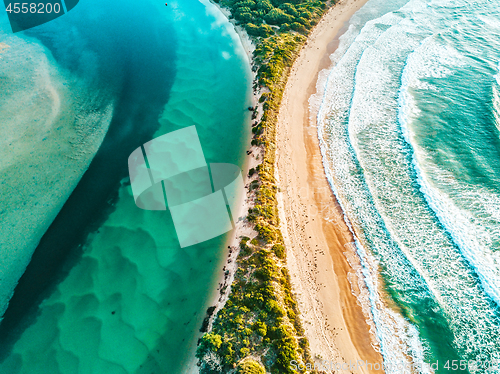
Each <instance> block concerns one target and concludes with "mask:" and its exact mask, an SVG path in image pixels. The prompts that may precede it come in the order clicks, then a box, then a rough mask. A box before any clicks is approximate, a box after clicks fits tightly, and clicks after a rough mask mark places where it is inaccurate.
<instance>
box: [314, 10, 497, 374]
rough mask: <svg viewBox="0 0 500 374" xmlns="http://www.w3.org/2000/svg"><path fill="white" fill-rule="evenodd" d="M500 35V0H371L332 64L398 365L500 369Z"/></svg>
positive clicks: (333, 168) (344, 188) (334, 135)
mask: <svg viewBox="0 0 500 374" xmlns="http://www.w3.org/2000/svg"><path fill="white" fill-rule="evenodd" d="M499 34H500V11H499V8H498V5H497V4H496V3H495V2H491V1H485V0H483V1H476V2H473V3H471V2H466V1H461V0H447V1H437V0H436V1H425V0H410V1H400V2H397V1H389V2H382V1H379V0H371V1H369V2H368V3H367V5H366V6H365V7H364V8H363V9H362V10H361V11H360V12H358V14H356V15H355V17H354V18H353V19H352V20H351V24H350V28H349V30H348V31H347V32H346V34H345V35H344V36H343V37H342V43H341V47H340V48H339V50H338V51H337V52H336V53H335V54H334V55H333V56H332V61H333V62H334V64H335V65H334V67H333V68H332V69H331V70H330V71H328V72H327V73H324V75H323V79H322V83H321V85H322V89H323V93H322V95H320V96H319V97H318V98H316V101H317V105H319V108H320V111H319V115H318V120H319V138H320V142H321V147H322V153H323V161H324V165H325V169H326V171H327V175H328V178H329V180H330V183H331V185H332V188H333V190H334V192H335V194H336V195H337V197H338V198H339V201H340V202H341V204H342V206H343V208H344V210H345V212H346V216H347V219H348V223H349V225H350V227H351V229H352V231H353V232H354V233H355V235H356V239H357V242H356V244H357V250H358V253H359V254H360V257H361V259H362V263H363V268H362V269H361V270H360V274H361V275H362V277H363V278H364V279H365V282H366V285H367V290H368V291H367V297H366V299H365V301H364V307H365V310H366V311H367V312H368V313H369V314H370V315H371V318H372V319H373V320H374V322H375V325H376V336H377V339H378V341H379V344H380V347H381V350H382V353H383V356H384V361H385V363H386V365H392V368H389V369H388V370H387V372H388V373H400V372H401V369H397V368H396V366H395V365H396V364H398V363H400V364H401V363H406V364H408V365H409V364H410V363H413V365H415V367H416V368H417V369H416V372H422V373H428V372H437V373H445V372H460V373H486V372H488V373H499V372H500V369H498V368H496V367H495V366H494V365H492V363H494V361H495V360H499V359H500V166H499V165H500V111H499V110H500V96H499V93H500V91H499V90H500V80H499V78H498V77H499V61H500V42H499V39H498V35H499ZM379 273H381V274H382V280H383V282H384V285H383V286H382V285H381V281H382V280H381V279H380V278H379V277H378V275H377V274H379ZM378 290H383V292H384V293H385V294H386V296H382V293H381V292H378ZM387 297H389V298H391V299H392V300H393V301H394V302H395V303H391V306H390V307H389V303H388V302H387ZM392 304H395V306H394V305H392ZM452 360H459V361H457V362H458V366H457V367H456V368H455V369H456V370H453V369H452ZM460 360H465V361H463V363H462V367H460ZM447 361H449V366H450V369H448V368H446V367H445V364H446V362H447ZM472 361H474V362H475V363H472ZM436 362H438V365H436ZM432 364H434V365H432Z"/></svg>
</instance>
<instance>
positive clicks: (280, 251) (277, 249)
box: [273, 243, 286, 260]
mask: <svg viewBox="0 0 500 374" xmlns="http://www.w3.org/2000/svg"><path fill="white" fill-rule="evenodd" d="M273 252H274V254H275V255H276V256H277V257H278V258H280V259H282V260H284V259H285V254H286V252H285V247H283V245H282V244H279V243H278V244H275V245H273Z"/></svg>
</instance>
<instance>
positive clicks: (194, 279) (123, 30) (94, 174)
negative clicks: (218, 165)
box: [0, 0, 251, 374]
mask: <svg viewBox="0 0 500 374" xmlns="http://www.w3.org/2000/svg"><path fill="white" fill-rule="evenodd" d="M117 7H118V8H119V9H120V11H118V13H117V14H113V16H109V14H110V13H109V14H107V13H106V12H110V11H111V10H112V9H113V8H114V9H117ZM136 7H137V8H138V9H136V10H135V11H134V8H136ZM139 8H140V9H139ZM79 12H80V13H79ZM70 16H72V17H74V19H72V18H70ZM86 17H89V18H86ZM59 20H60V24H57V23H56V22H59ZM103 20H106V21H107V22H108V25H107V26H106V25H104V26H103V27H102V28H100V27H99V22H98V21H103ZM72 22H74V23H75V25H74V27H73V28H72V29H71V32H67V31H65V32H64V33H62V32H61V33H62V35H60V36H59V37H57V38H55V37H52V35H53V31H54V30H58V31H61V30H59V29H58V28H59V27H61V28H62V27H63V26H67V25H68V24H69V25H71V23H72ZM79 22H82V23H85V27H86V30H85V32H83V31H81V30H79V27H81V26H82V25H81V24H80V23H79ZM46 26H47V29H42V30H41V31H37V30H36V29H34V31H33V33H32V34H31V35H30V36H29V37H30V38H32V39H30V41H31V43H40V42H41V43H40V45H42V43H43V45H44V46H45V48H46V49H47V50H48V51H50V52H48V51H47V50H46V51H45V53H46V54H47V55H49V56H50V53H52V54H53V56H54V57H53V60H54V61H53V62H52V63H53V65H54V66H55V68H54V69H55V70H56V71H57V70H58V72H59V74H60V75H61V76H62V73H61V72H64V74H66V76H70V77H77V78H81V79H85V78H86V77H89V74H90V73H88V72H87V71H86V70H85V69H88V70H92V71H93V72H94V73H95V76H91V78H94V79H93V80H91V82H90V83H89V85H90V86H91V88H92V89H94V90H98V91H99V92H100V93H101V94H104V93H106V94H107V96H106V98H108V97H109V100H110V102H111V103H113V105H114V112H113V118H112V119H111V120H110V122H111V124H110V125H109V126H110V130H109V131H108V133H107V134H106V138H105V139H104V142H103V145H102V146H101V147H100V149H99V151H98V153H97V155H96V156H95V157H94V159H93V161H92V164H90V167H89V169H88V171H87V173H86V174H85V175H84V176H83V178H82V179H81V180H80V183H79V184H78V186H77V187H76V189H75V190H74V192H73V194H72V195H71V197H70V198H69V200H68V201H67V202H66V204H65V205H64V207H63V208H62V210H61V212H60V213H59V215H58V216H57V218H56V220H55V221H54V223H53V224H52V226H51V227H50V228H49V229H48V231H47V233H46V234H45V236H44V237H43V238H42V241H41V242H40V245H39V246H38V248H37V249H36V251H35V255H34V256H33V260H32V262H31V264H30V266H31V268H30V267H28V270H27V271H26V273H25V274H24V276H23V277H24V278H23V279H25V280H24V281H23V279H22V280H21V282H20V284H19V286H18V288H16V291H15V293H14V297H13V299H12V301H11V305H10V306H9V308H10V309H8V310H7V313H6V317H5V319H4V320H3V322H2V323H3V326H2V329H3V330H2V331H4V330H5V331H8V334H4V335H2V344H1V348H2V357H0V358H1V361H0V372H1V373H9V374H10V373H12V374H14V373H30V374H31V373H37V374H38V373H47V374H49V373H50V374H54V373H71V374H73V373H89V374H90V373H180V372H183V367H184V366H185V364H186V363H187V362H188V361H190V360H191V359H192V357H193V355H194V349H195V346H196V340H197V338H198V336H199V332H198V330H199V328H200V326H201V322H202V320H203V318H204V314H205V310H206V308H207V307H208V306H209V304H210V303H211V302H212V300H213V297H214V292H215V288H216V284H217V280H218V276H220V272H221V268H222V265H223V261H224V259H225V256H226V250H224V245H225V237H219V238H215V239H212V240H210V241H208V242H205V243H202V244H199V245H197V246H193V247H187V248H183V249H181V248H180V247H179V244H178V241H177V237H176V234H175V232H174V230H173V224H172V222H171V218H170V216H169V215H168V214H167V213H166V212H158V211H145V210H140V209H138V208H137V207H136V206H135V204H134V199H133V196H132V191H131V189H130V185H129V182H128V179H127V178H126V172H127V169H126V165H127V158H128V155H129V153H130V152H131V151H132V150H133V149H135V147H137V146H139V145H141V144H142V142H144V141H148V140H150V139H152V138H153V137H156V136H159V135H162V134H165V133H167V132H170V131H173V130H177V129H180V128H183V127H187V126H191V125H195V126H196V128H197V131H198V134H199V137H200V141H201V144H202V147H203V151H204V154H205V158H206V160H207V162H229V163H235V164H238V165H242V163H243V159H244V154H245V153H244V150H245V149H246V147H247V146H248V143H249V126H248V123H249V112H248V111H247V110H246V108H247V107H248V106H249V105H250V99H251V97H250V95H251V91H250V86H251V85H250V82H251V74H250V70H249V64H248V59H247V57H246V56H245V54H244V51H243V49H242V47H241V44H240V42H239V39H238V38H237V36H236V34H235V33H234V30H233V28H232V26H230V25H229V24H228V23H227V21H226V20H225V18H224V17H223V16H222V15H221V13H220V12H219V11H218V10H217V9H216V8H215V7H214V6H213V5H211V4H209V3H208V2H199V1H196V0H188V1H183V2H177V1H172V2H169V5H168V7H167V8H165V6H164V4H163V3H161V4H155V3H153V2H145V3H141V6H139V7H138V6H137V4H136V3H135V2H130V3H128V2H127V1H125V2H123V1H121V2H107V3H106V4H105V5H101V3H99V4H98V3H96V2H92V1H89V2H85V5H82V4H79V5H78V7H77V8H75V9H74V10H72V12H70V13H69V14H68V15H66V16H64V17H61V18H60V19H58V20H56V21H54V22H51V23H49V24H47V25H46ZM49 26H50V27H51V29H49ZM43 27H45V25H44V26H43ZM147 30H150V31H147ZM80 31H81V32H82V34H84V37H82V39H83V40H84V43H79V42H80V41H81V40H82V39H78V37H77V36H78V33H79V32H80ZM75 35H76V37H75V41H74V42H68V39H71V37H73V36H75ZM26 38H28V37H26ZM37 40H38V41H37ZM61 40H64V41H66V42H67V43H61ZM39 41H40V42H39ZM94 43H96V44H94ZM101 43H102V44H101ZM63 44H64V46H67V45H68V46H69V47H68V49H65V47H63V46H62V45H63ZM101 46H102V48H101ZM71 47H74V50H71ZM76 50H78V51H82V50H83V52H84V53H81V55H84V57H85V58H86V59H87V60H86V61H85V62H86V63H85V64H84V63H81V58H82V56H81V55H77V56H74V55H72V54H70V53H69V52H71V51H73V52H75V51H76ZM105 52H108V53H105ZM167 57H168V61H164V58H167ZM148 58H149V59H148ZM90 62H93V63H94V65H91V66H90V65H89V64H90ZM54 74H55V73H54ZM103 77H104V78H106V79H104V81H102V80H101V79H102V78H103ZM64 78H65V77H63V78H61V79H63V80H64ZM74 79H76V78H74ZM162 100H163V101H162ZM117 108H118V109H119V110H118V109H117ZM94 112H95V110H94ZM144 138H146V140H144ZM124 147H125V149H126V150H123V149H122V148H124ZM129 148H130V151H128V149H129ZM109 164H111V168H110V169H109V170H108V169H106V168H107V167H109ZM107 165H108V166H107ZM114 180H116V182H117V184H116V183H115V182H113V181H114ZM105 187H106V188H105ZM103 190H105V191H106V193H103V192H102V191H103ZM94 193H95V194H96V195H93V194H94ZM101 195H102V198H101V197H100V196H101ZM94 196H95V199H94ZM86 198H89V200H88V204H87V203H86V201H85V199H86ZM94 200H97V201H102V202H103V203H102V204H101V205H98V204H95V203H93V201H94ZM82 201H84V203H83V204H82ZM92 204H94V205H95V206H94V205H92ZM82 205H83V206H82ZM88 206H90V208H88ZM86 209H87V210H89V211H90V212H89V213H87V210H86ZM75 215H76V216H78V219H80V218H81V217H82V216H85V217H87V218H86V220H85V221H83V220H82V221H78V220H77V218H73V217H74V216H75ZM73 219H74V220H75V221H73ZM75 222H80V223H81V225H79V226H78V230H75V231H71V230H73V229H74V228H73V226H75V224H74V223H75ZM82 222H85V223H86V226H85V225H83V223H82ZM68 232H69V233H70V234H68ZM73 233H74V235H73ZM77 239H81V240H82V241H81V242H80V243H78V241H77ZM61 242H62V244H61ZM58 245H60V246H61V251H62V252H64V251H68V252H70V255H68V256H66V257H68V258H66V257H65V256H63V255H59V254H58V255H54V254H53V253H52V252H51V251H49V250H48V249H51V248H53V246H58ZM44 251H45V252H44ZM37 253H44V254H47V256H48V258H50V259H51V261H52V262H51V264H52V265H50V266H52V267H51V268H50V269H54V271H55V274H47V273H49V272H48V271H47V269H45V268H44V266H45V264H44V258H43V257H42V258H41V259H38V260H37V259H36V257H37ZM39 257H40V256H39ZM54 264H57V266H56V265H54ZM43 276H45V278H51V281H50V282H49V281H47V286H46V287H45V288H39V289H37V287H38V286H37V285H36V284H37V283H43V282H44V279H43ZM30 281H31V285H30ZM23 284H24V285H25V286H22V285H23ZM32 289H37V290H38V291H39V294H41V295H43V300H41V301H38V302H37V303H35V304H34V305H28V306H29V310H30V314H29V315H23V316H22V318H21V317H19V318H18V317H17V316H16V313H15V312H14V311H17V310H21V311H22V307H23V306H25V304H29V302H27V301H26V302H25V300H24V299H26V298H27V296H28V295H32V294H33V291H32ZM39 294H34V295H32V296H34V297H35V298H37V297H38V298H39ZM30 302H31V301H30ZM9 313H10V314H9ZM24 313H25V312H24ZM7 315H9V317H8V318H7Z"/></svg>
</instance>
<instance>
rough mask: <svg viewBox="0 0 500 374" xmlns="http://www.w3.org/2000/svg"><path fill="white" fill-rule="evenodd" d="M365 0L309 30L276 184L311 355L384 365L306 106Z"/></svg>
mask: <svg viewBox="0 0 500 374" xmlns="http://www.w3.org/2000/svg"><path fill="white" fill-rule="evenodd" d="M366 2H367V0H342V1H340V2H338V3H337V4H336V5H335V6H333V7H332V8H331V9H329V11H328V12H327V13H326V14H325V15H324V16H323V17H322V19H321V21H320V22H319V24H318V25H317V26H316V27H315V28H314V30H312V32H311V34H310V35H309V37H308V39H307V42H306V44H305V46H304V47H303V49H302V50H301V51H300V54H299V56H298V58H297V59H296V61H295V63H294V64H293V67H292V69H291V72H290V76H289V79H288V82H287V85H286V88H285V92H284V95H283V101H282V103H281V106H280V112H279V117H278V126H277V136H276V141H277V149H276V179H277V185H278V187H279V191H280V192H279V193H278V206H279V213H280V220H281V231H282V233H283V237H284V240H285V244H286V248H287V258H288V260H287V267H288V269H289V271H290V275H291V280H292V285H293V289H294V292H295V294H296V295H295V296H296V298H297V301H298V303H299V310H300V312H301V317H300V318H301V319H302V323H303V326H304V329H305V331H306V336H307V338H308V339H309V343H310V350H311V355H312V357H313V359H314V360H315V361H320V362H321V361H322V360H326V361H330V362H335V363H348V362H349V361H357V360H363V361H368V362H371V363H377V362H379V363H382V362H383V360H382V355H381V354H380V353H379V352H378V350H377V349H375V348H374V345H375V344H376V339H375V337H374V336H373V334H372V333H371V331H370V325H369V324H368V322H367V320H366V318H365V316H364V315H363V311H362V308H361V306H360V304H359V302H358V300H357V298H356V296H355V295H354V294H353V290H352V288H351V287H352V285H357V279H356V276H355V269H353V268H352V266H351V264H350V263H349V261H350V262H352V261H353V260H354V261H356V260H357V261H359V259H357V254H356V253H355V250H354V248H353V245H352V244H351V243H353V242H354V238H353V236H352V234H351V232H350V231H349V229H348V227H347V225H346V223H345V222H344V213H343V211H342V210H341V208H340V206H339V204H338V202H337V200H336V198H335V196H334V195H333V192H332V191H331V188H330V185H329V184H328V181H327V179H326V175H325V171H324V168H323V163H322V158H321V152H320V148H319V141H318V137H317V128H316V123H315V115H314V113H311V112H310V107H309V98H310V97H311V96H312V95H313V94H315V93H316V83H317V80H318V74H319V73H320V72H321V71H322V70H323V69H325V68H328V67H329V66H330V65H331V61H330V58H329V56H330V55H331V54H332V53H333V52H334V51H335V49H336V48H337V47H338V43H339V40H338V38H339V36H340V35H341V34H342V33H343V32H344V31H345V29H346V28H345V25H346V23H347V22H348V21H349V19H350V18H351V17H352V15H353V14H354V13H355V12H356V11H357V10H358V9H359V8H361V7H362V6H363V5H364V4H365V3H366ZM311 114H312V115H311ZM310 118H313V120H311V119H310ZM353 265H354V266H356V264H353ZM356 291H358V290H354V292H356ZM358 292H359V291H358ZM360 372H363V373H369V372H370V371H369V370H361V371H360Z"/></svg>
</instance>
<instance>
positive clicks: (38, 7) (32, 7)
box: [6, 3, 61, 14]
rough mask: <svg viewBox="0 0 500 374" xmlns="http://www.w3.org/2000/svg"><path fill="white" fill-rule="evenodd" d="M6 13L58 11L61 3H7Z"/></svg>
mask: <svg viewBox="0 0 500 374" xmlns="http://www.w3.org/2000/svg"><path fill="white" fill-rule="evenodd" d="M6 10H7V12H8V13H16V14H18V13H24V14H26V13H32V14H34V13H60V12H61V4H59V3H55V4H51V3H47V4H44V3H38V4H37V3H13V4H12V3H9V5H7V9H6Z"/></svg>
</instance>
